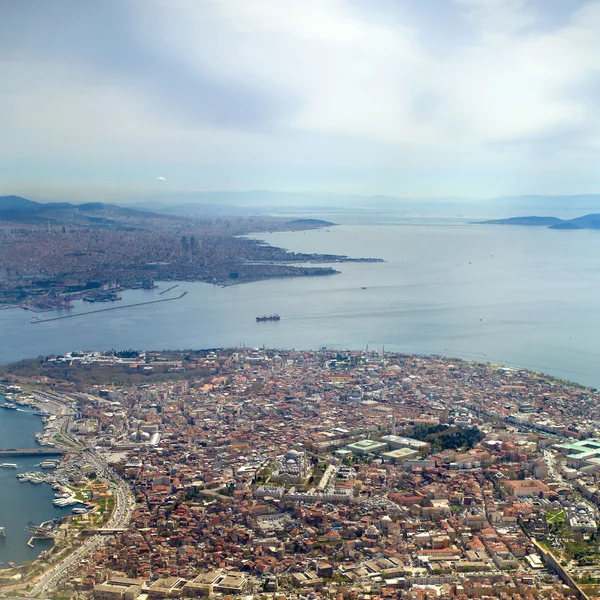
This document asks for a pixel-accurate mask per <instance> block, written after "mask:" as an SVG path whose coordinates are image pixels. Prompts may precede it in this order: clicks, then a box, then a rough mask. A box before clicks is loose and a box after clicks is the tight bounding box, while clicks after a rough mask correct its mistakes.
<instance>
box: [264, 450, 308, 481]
mask: <svg viewBox="0 0 600 600" xmlns="http://www.w3.org/2000/svg"><path fill="white" fill-rule="evenodd" d="M311 472H312V465H311V463H310V461H309V460H308V459H307V458H306V454H305V453H304V452H299V451H298V450H295V449H294V448H292V449H290V450H288V451H287V452H286V453H285V454H284V455H283V456H278V457H277V458H276V459H275V464H274V468H273V474H272V475H271V481H273V482H276V483H302V482H303V481H304V480H305V479H306V478H307V477H310V475H311Z"/></svg>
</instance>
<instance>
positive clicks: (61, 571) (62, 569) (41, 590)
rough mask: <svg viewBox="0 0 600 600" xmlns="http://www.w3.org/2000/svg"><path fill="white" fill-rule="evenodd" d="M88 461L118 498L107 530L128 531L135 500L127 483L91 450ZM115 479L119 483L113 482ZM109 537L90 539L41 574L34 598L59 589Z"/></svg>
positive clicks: (87, 456)
mask: <svg viewBox="0 0 600 600" xmlns="http://www.w3.org/2000/svg"><path fill="white" fill-rule="evenodd" d="M84 454H85V456H86V459H87V460H88V461H89V462H90V464H92V465H93V466H94V467H96V473H97V475H98V477H99V478H100V479H103V480H104V481H106V482H107V484H108V486H109V488H110V489H111V491H112V492H113V495H114V497H115V506H114V510H113V514H112V515H111V518H110V519H109V521H108V522H107V523H106V525H105V527H107V528H111V529H118V528H127V526H128V525H129V522H130V520H131V516H132V514H133V509H134V503H135V501H134V498H133V496H132V494H131V492H130V491H129V487H128V485H127V483H126V482H125V481H124V480H122V479H121V478H120V477H119V476H118V475H117V474H116V473H115V472H114V471H113V470H112V469H111V468H110V467H109V466H108V465H107V464H106V463H105V462H104V461H103V460H102V459H101V458H100V457H99V456H98V455H96V454H95V453H93V452H92V451H90V450H86V451H85V452H84ZM111 479H113V480H115V481H117V482H118V483H117V484H115V483H111V482H110V480H111ZM107 539H108V536H103V535H98V534H96V535H93V536H92V537H90V538H88V539H87V540H86V541H85V542H84V543H83V544H82V545H81V546H80V547H79V548H77V550H75V551H74V552H73V553H71V554H70V555H69V556H67V557H66V558H65V559H64V560H62V561H61V562H60V563H58V564H57V565H55V566H54V567H52V568H51V569H50V570H49V571H47V572H46V573H45V574H44V575H42V576H41V577H40V578H39V579H38V581H37V582H36V584H35V585H34V587H33V589H32V591H31V595H32V596H38V595H40V594H46V593H48V592H51V591H52V590H53V589H54V588H56V587H57V586H58V585H59V584H60V583H61V581H63V580H64V579H65V577H68V576H70V575H71V574H72V573H73V572H74V571H75V569H76V568H77V565H78V563H79V562H80V561H81V560H82V559H83V558H84V557H85V556H86V555H88V554H89V553H90V552H92V551H94V550H96V548H98V547H99V546H101V545H102V544H104V543H106V540H107Z"/></svg>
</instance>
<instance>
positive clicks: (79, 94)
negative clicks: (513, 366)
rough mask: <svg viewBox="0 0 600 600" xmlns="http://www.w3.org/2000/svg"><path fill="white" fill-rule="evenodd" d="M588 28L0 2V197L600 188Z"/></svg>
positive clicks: (395, 11)
mask: <svg viewBox="0 0 600 600" xmlns="http://www.w3.org/2000/svg"><path fill="white" fill-rule="evenodd" d="M599 32H600V1H587V2H586V1H583V0H97V1H96V0H94V1H89V2H88V1H85V0H52V1H49V0H27V1H23V0H0V80H1V81H2V84H1V86H0V140H1V143H0V195H1V194H3V193H20V194H22V195H28V194H29V195H33V196H34V197H44V196H46V197H53V198H57V197H59V196H61V197H64V198H81V199H86V198H90V199H92V198H94V199H96V198H100V197H103V196H109V195H115V194H116V195H117V196H119V195H120V196H127V195H131V196H132V197H133V196H135V195H137V194H146V193H155V192H159V191H163V192H168V191H170V190H249V189H271V190H289V191H307V192H311V191H318V192H336V193H339V192H342V193H347V192H349V193H358V194H395V195H401V196H417V197H426V196H451V195H464V196H471V197H483V196H494V195H505V194H521V193H540V194H550V193H555V194H565V193H586V192H587V193H594V192H600V168H599V166H600V160H599V159H600V110H599V108H598V107H599V106H600V34H599ZM157 177H164V178H165V181H161V180H158V179H157Z"/></svg>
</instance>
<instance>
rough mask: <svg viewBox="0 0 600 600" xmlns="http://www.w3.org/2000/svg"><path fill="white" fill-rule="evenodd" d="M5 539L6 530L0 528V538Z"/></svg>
mask: <svg viewBox="0 0 600 600" xmlns="http://www.w3.org/2000/svg"><path fill="white" fill-rule="evenodd" d="M3 537H6V528H5V527H0V538H3Z"/></svg>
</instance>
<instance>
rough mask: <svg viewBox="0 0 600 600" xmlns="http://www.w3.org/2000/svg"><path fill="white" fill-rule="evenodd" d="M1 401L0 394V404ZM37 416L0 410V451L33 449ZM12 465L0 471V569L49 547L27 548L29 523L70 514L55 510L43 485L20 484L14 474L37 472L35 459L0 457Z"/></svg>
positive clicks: (39, 428)
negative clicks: (3, 530) (0, 533)
mask: <svg viewBox="0 0 600 600" xmlns="http://www.w3.org/2000/svg"><path fill="white" fill-rule="evenodd" d="M3 403H4V398H3V396H2V395H0V404H3ZM42 430H43V426H42V419H41V417H37V416H34V415H33V414H31V409H27V410H26V409H21V408H19V410H6V409H2V408H0V448H22V447H28V448H31V447H34V446H35V445H36V444H35V440H34V435H35V434H36V433H37V432H38V431H42ZM2 462H9V463H16V464H17V465H18V468H17V469H2V468H0V526H3V527H5V528H6V537H5V538H0V562H1V563H2V564H0V569H2V568H7V567H8V562H14V563H16V564H21V563H23V562H25V561H28V560H33V559H34V558H36V557H37V556H38V554H39V553H40V552H41V551H42V550H47V549H48V548H49V547H50V546H51V542H48V541H36V542H34V548H30V547H29V546H27V540H29V538H30V537H31V534H29V533H27V532H26V531H25V526H26V525H27V523H28V522H29V521H33V522H34V523H35V524H36V525H39V524H40V523H42V522H44V521H48V520H50V519H54V518H55V517H59V516H62V515H67V514H71V508H72V507H67V508H57V507H56V506H54V505H53V504H52V500H53V499H54V493H55V492H54V491H53V490H52V488H51V487H50V486H49V485H48V484H47V483H40V484H37V485H34V484H32V483H29V482H26V483H20V482H19V480H18V479H17V478H16V474H17V473H24V472H25V471H41V469H40V468H39V466H38V465H39V462H40V459H39V458H22V457H10V458H8V457H0V463H2Z"/></svg>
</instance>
